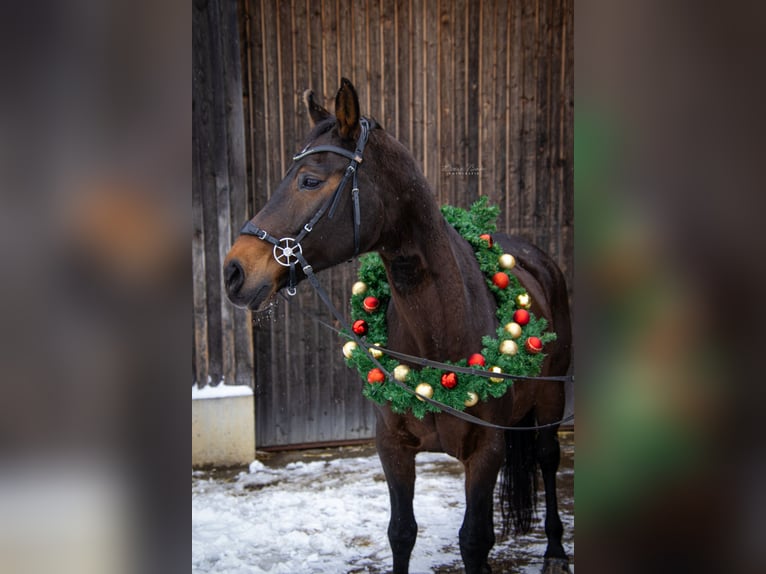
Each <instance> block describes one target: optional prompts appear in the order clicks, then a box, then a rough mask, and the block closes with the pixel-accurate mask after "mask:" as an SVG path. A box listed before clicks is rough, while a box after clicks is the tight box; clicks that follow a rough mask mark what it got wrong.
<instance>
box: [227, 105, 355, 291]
mask: <svg viewBox="0 0 766 574" xmlns="http://www.w3.org/2000/svg"><path fill="white" fill-rule="evenodd" d="M359 126H360V128H361V132H360V134H359V139H358V140H357V141H356V150H355V151H353V152H350V151H348V150H347V149H344V148H342V147H338V146H334V145H318V146H316V147H312V148H309V147H308V146H307V147H306V148H304V149H303V150H302V151H301V152H300V153H298V154H296V155H294V156H293V161H299V160H302V159H303V158H304V157H306V156H309V155H311V154H315V153H322V152H330V153H334V154H337V155H341V156H343V157H345V158H347V159H349V160H350V163H349V164H348V167H347V168H346V172H345V173H344V174H343V179H341V180H340V183H339V184H338V187H336V188H335V191H334V192H333V194H332V196H331V197H330V199H329V200H328V201H326V202H325V203H324V204H323V205H322V207H320V208H319V210H318V211H317V212H316V213H315V214H314V217H312V218H311V219H310V220H309V222H308V223H306V224H305V225H304V226H303V228H302V229H301V231H300V233H298V235H297V236H295V237H283V238H282V239H277V238H276V237H274V236H273V235H270V234H269V233H268V232H267V231H265V230H263V229H261V228H260V227H258V226H257V225H255V224H254V223H253V222H252V221H248V222H247V223H245V225H244V226H243V227H242V229H240V230H239V233H240V235H253V236H255V237H257V238H258V239H261V240H263V241H267V242H268V243H271V244H272V245H273V246H274V249H273V255H274V259H275V260H276V262H277V263H279V264H280V265H282V266H283V267H289V268H290V280H289V283H288V285H287V294H288V295H291V296H292V295H295V293H296V290H295V287H296V285H297V284H298V282H297V280H296V277H295V264H296V263H300V265H301V269H302V270H303V272H304V273H305V274H306V275H307V276H308V275H309V274H310V273H311V265H309V264H308V262H307V261H306V259H305V258H304V257H303V248H302V247H301V241H303V239H304V238H305V237H306V235H308V234H309V233H311V231H312V229H314V226H315V225H316V224H317V222H318V221H319V220H320V219H321V218H322V216H323V215H324V214H325V212H326V211H327V218H328V219H332V218H333V216H334V215H335V210H336V209H337V207H338V202H339V201H340V196H341V194H342V193H343V189H344V188H345V187H346V184H347V183H348V180H349V179H351V180H352V186H351V199H352V200H353V202H354V255H355V256H356V255H358V254H359V242H360V227H361V211H360V209H359V185H358V183H357V170H358V169H359V165H360V164H361V163H362V159H363V158H362V154H363V153H364V147H365V146H366V145H367V138H368V136H369V134H370V122H369V120H368V119H367V118H361V119H360V120H359ZM328 208H329V211H328Z"/></svg>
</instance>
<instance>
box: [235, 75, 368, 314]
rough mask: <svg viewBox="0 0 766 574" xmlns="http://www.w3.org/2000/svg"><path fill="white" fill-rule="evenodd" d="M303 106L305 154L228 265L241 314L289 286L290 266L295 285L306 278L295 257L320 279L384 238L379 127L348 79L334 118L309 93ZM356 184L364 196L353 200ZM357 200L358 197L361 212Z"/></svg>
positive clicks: (337, 99)
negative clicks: (373, 162) (377, 176)
mask: <svg viewBox="0 0 766 574" xmlns="http://www.w3.org/2000/svg"><path fill="white" fill-rule="evenodd" d="M304 99H305V101H306V106H307V108H308V113H309V117H310V118H311V123H312V130H311V132H310V133H309V135H308V137H307V139H306V144H305V146H304V148H303V151H302V152H300V153H298V154H297V155H296V156H295V157H294V159H293V163H292V165H291V166H290V168H289V169H288V171H287V175H286V176H285V177H284V179H283V180H282V181H281V182H280V183H279V185H278V186H277V188H276V190H275V191H274V193H273V194H272V196H271V199H270V200H269V201H268V203H267V204H266V205H265V206H264V208H263V209H262V210H261V211H260V212H258V214H257V215H256V216H255V217H254V218H253V219H252V220H250V221H249V222H247V223H246V224H245V227H243V228H242V232H241V234H240V236H239V238H237V240H236V241H235V242H234V245H233V246H232V248H231V250H230V251H229V253H228V255H227V256H226V259H225V260H224V268H223V273H224V282H225V286H226V292H227V294H228V296H229V299H230V300H231V301H232V302H233V303H234V304H235V305H238V306H241V307H248V308H250V309H253V310H257V309H259V308H262V307H264V306H265V304H267V302H268V301H270V300H271V298H272V297H273V296H274V295H275V294H276V293H277V292H278V291H279V290H280V289H282V288H283V287H285V286H286V285H287V284H288V282H289V281H290V275H291V267H290V263H293V267H294V273H295V276H294V279H295V280H296V281H299V280H301V279H302V278H304V274H303V273H302V271H301V264H300V261H297V264H295V263H296V256H295V252H296V251H297V250H298V249H300V255H301V256H302V257H303V258H304V260H305V261H306V262H307V263H309V264H310V265H311V266H312V268H313V270H314V271H320V270H322V269H326V268H329V267H332V266H334V265H337V264H338V263H341V262H343V261H346V260H348V259H349V258H351V257H353V256H354V255H355V254H357V253H362V252H365V251H369V250H370V248H371V246H372V245H373V244H374V243H375V241H376V239H377V237H378V236H379V234H380V229H381V227H382V223H383V217H382V202H381V200H380V197H379V196H378V194H377V190H376V186H375V185H373V179H372V178H371V174H370V171H371V170H370V169H369V168H368V161H367V160H368V159H369V158H370V157H371V156H372V155H373V154H374V153H375V152H374V150H373V148H374V147H375V144H374V142H373V140H376V139H377V135H376V134H373V133H371V132H372V130H373V128H374V127H375V125H374V122H373V121H372V120H369V122H368V120H366V119H365V118H362V117H361V116H360V113H359V99H358V97H357V94H356V91H355V90H354V87H353V86H352V85H351V82H349V81H348V80H346V79H345V78H344V79H343V80H342V81H341V87H340V90H338V94H337V96H336V97H335V115H333V114H330V113H329V112H328V111H327V110H325V109H324V108H323V107H322V106H321V105H319V104H318V103H317V102H316V100H314V97H313V93H312V92H307V93H306V95H305V98H304ZM378 131H380V132H382V130H378ZM367 138H369V143H370V145H369V146H367V149H366V150H365V144H366V143H367ZM361 155H363V156H364V161H363V162H362V161H361V159H362V158H361V157H359V156H361ZM355 183H357V184H358V188H359V189H360V190H361V192H359V193H357V192H352V189H353V188H354V187H355V186H354V184H355ZM354 195H359V196H360V197H359V204H360V205H359V206H355V201H354V200H353V199H352V198H353V196H354ZM355 210H357V213H358V215H355ZM296 240H297V242H298V243H299V245H300V247H297V246H296V244H295V241H296Z"/></svg>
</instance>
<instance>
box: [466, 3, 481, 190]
mask: <svg viewBox="0 0 766 574" xmlns="http://www.w3.org/2000/svg"><path fill="white" fill-rule="evenodd" d="M480 18H481V3H480V2H468V20H467V23H468V30H467V31H468V34H467V35H468V42H467V45H468V53H467V54H466V58H467V59H466V71H467V73H466V88H467V89H466V93H467V96H466V98H467V101H466V104H467V105H466V141H467V144H468V145H467V148H466V152H467V153H466V158H465V159H466V164H465V166H464V168H465V169H468V168H469V167H471V166H478V165H479V143H480V142H479V121H480V118H479V108H480V101H479V100H480V94H479V67H480V63H479V57H480V56H479V54H480V47H481V44H480V33H481V21H480ZM463 181H464V182H465V192H464V193H465V194H466V196H467V197H477V196H478V193H479V178H477V177H465V178H463Z"/></svg>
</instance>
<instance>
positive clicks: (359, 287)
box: [351, 281, 367, 295]
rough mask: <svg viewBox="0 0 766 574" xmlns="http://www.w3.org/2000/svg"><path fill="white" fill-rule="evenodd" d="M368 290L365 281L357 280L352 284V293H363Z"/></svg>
mask: <svg viewBox="0 0 766 574" xmlns="http://www.w3.org/2000/svg"><path fill="white" fill-rule="evenodd" d="M366 292H367V283H365V282H364V281H357V282H356V283H354V284H353V285H352V286H351V293H353V294H354V295H362V294H363V293H366Z"/></svg>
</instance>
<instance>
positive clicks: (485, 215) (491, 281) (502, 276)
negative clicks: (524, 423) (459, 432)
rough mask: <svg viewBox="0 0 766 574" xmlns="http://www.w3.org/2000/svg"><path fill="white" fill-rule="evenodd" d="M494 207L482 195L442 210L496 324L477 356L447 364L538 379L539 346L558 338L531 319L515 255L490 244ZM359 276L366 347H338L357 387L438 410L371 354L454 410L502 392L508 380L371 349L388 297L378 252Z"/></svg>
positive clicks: (355, 307) (417, 411)
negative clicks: (466, 248)
mask: <svg viewBox="0 0 766 574" xmlns="http://www.w3.org/2000/svg"><path fill="white" fill-rule="evenodd" d="M499 211H500V210H499V209H498V208H497V207H494V206H490V205H489V204H488V202H487V199H486V198H485V197H484V198H481V199H479V200H478V201H477V202H476V203H474V204H473V205H472V206H471V208H470V209H469V210H467V211H466V210H464V209H460V208H457V207H452V206H444V207H442V214H443V215H444V217H445V219H446V220H447V222H448V223H449V224H450V225H452V226H453V227H454V228H455V229H456V230H457V232H458V233H460V235H461V236H462V237H463V238H465V240H466V241H468V243H469V244H470V245H471V246H472V247H473V249H474V252H475V254H476V259H477V261H478V262H479V267H480V268H481V270H482V272H483V273H484V275H485V277H486V279H487V285H488V286H489V289H490V291H491V292H492V293H493V295H494V297H495V300H496V302H497V318H498V321H499V325H500V326H499V327H498V329H497V337H496V338H492V337H489V336H485V337H484V338H483V339H482V345H483V348H482V349H481V352H480V353H474V354H473V355H471V356H470V357H466V358H465V359H461V360H460V361H458V362H455V363H449V362H448V364H451V365H457V366H460V367H473V368H474V369H480V370H489V371H492V372H502V373H507V374H509V375H525V376H536V375H539V374H540V370H541V369H542V363H543V360H544V358H545V354H544V353H543V352H542V351H543V348H544V346H545V344H547V343H549V342H551V341H553V340H555V338H556V335H555V333H552V332H546V328H547V321H546V320H545V319H543V318H538V317H535V316H534V315H533V314H532V313H530V312H529V311H528V310H527V309H529V307H530V306H531V303H532V302H531V299H530V296H529V294H527V292H526V290H525V289H524V287H522V286H521V284H520V283H519V281H518V279H516V277H515V276H514V275H513V274H512V273H510V272H509V271H510V269H512V268H513V266H514V265H515V264H516V260H515V258H514V257H513V255H512V254H509V253H503V252H502V250H501V249H500V247H498V246H497V245H494V244H493V242H492V238H491V233H493V232H494V231H495V229H496V224H495V221H496V220H497V216H498V213H499ZM358 278H359V280H358V281H357V282H356V283H354V285H353V287H352V296H351V316H352V320H353V325H352V329H353V330H354V332H355V333H356V334H357V335H358V336H360V337H362V338H363V339H364V341H365V342H366V343H367V344H368V345H370V351H369V352H367V351H365V350H364V349H362V348H361V347H360V346H358V345H357V344H356V343H355V342H354V341H348V342H347V343H346V344H345V345H344V346H343V355H344V357H345V359H346V363H347V365H348V366H350V367H353V368H355V369H356V370H357V371H359V373H360V375H361V376H362V378H363V379H364V380H365V381H366V382H367V384H365V385H364V387H363V391H362V392H363V394H364V396H365V397H367V398H368V399H370V400H373V401H375V402H376V403H379V404H384V403H386V402H388V403H390V405H391V409H392V410H393V411H394V412H396V413H405V412H407V411H411V412H412V413H413V414H414V415H415V416H416V417H418V418H423V416H424V415H425V414H426V413H427V412H438V410H439V409H438V408H437V407H435V406H433V405H431V404H429V403H426V402H425V401H423V400H420V399H419V397H418V396H417V395H414V394H412V393H409V392H407V391H406V390H405V389H402V388H401V387H399V386H398V385H396V384H395V383H393V382H392V381H390V380H388V379H387V377H386V376H385V374H384V373H383V371H381V370H380V369H379V368H378V367H376V365H375V363H373V361H372V359H371V356H370V355H371V354H374V356H375V358H376V359H377V360H378V361H379V362H380V364H381V365H382V366H383V368H384V369H385V370H386V371H388V372H390V373H393V375H394V377H395V378H396V380H397V381H400V382H402V383H404V384H405V385H407V386H409V387H410V388H411V389H413V390H415V392H416V393H417V394H420V395H423V396H427V397H429V398H432V399H434V400H436V401H438V402H440V403H444V404H446V405H448V406H450V407H452V408H454V409H458V410H464V409H465V408H466V407H470V406H473V405H475V404H477V403H478V402H479V401H485V400H487V399H489V398H491V397H495V398H497V397H501V396H503V395H504V394H505V393H506V392H507V390H508V389H509V388H510V386H511V385H512V384H513V380H512V379H508V378H500V377H495V378H487V377H482V376H479V375H472V374H464V373H454V372H451V371H442V370H439V369H435V368H432V367H424V368H422V369H418V370H416V369H414V368H413V369H411V368H410V367H408V366H407V365H404V364H400V362H399V361H398V360H396V359H394V358H392V357H389V356H386V355H385V354H384V353H383V352H382V351H379V350H377V349H375V346H379V347H383V348H385V347H386V345H387V343H388V328H387V325H386V309H387V307H388V303H389V301H390V298H391V290H390V287H389V285H388V279H387V277H386V271H385V268H384V267H383V262H382V261H381V259H380V256H379V255H378V254H377V253H369V254H367V255H364V256H363V257H362V258H361V265H360V267H359V273H358Z"/></svg>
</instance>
